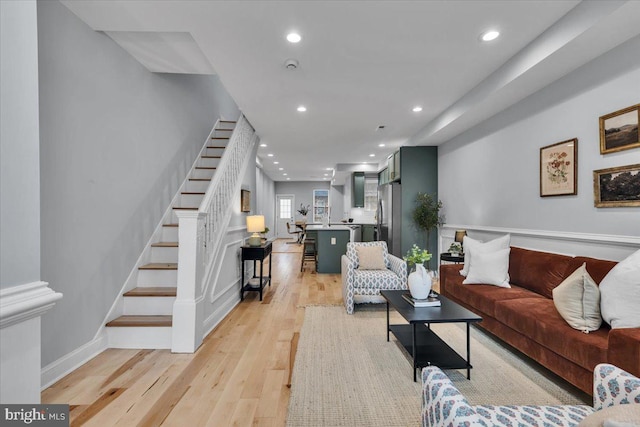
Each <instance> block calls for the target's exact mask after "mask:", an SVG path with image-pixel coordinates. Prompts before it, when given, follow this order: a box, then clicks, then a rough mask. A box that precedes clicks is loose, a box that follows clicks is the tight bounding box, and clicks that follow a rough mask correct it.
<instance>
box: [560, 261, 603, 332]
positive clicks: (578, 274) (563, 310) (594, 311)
mask: <svg viewBox="0 0 640 427" xmlns="http://www.w3.org/2000/svg"><path fill="white" fill-rule="evenodd" d="M553 303H554V304H555V306H556V309H557V310H558V313H560V316H562V318H563V319H564V320H566V321H567V323H568V324H569V326H571V327H572V328H573V329H577V330H579V331H582V332H591V331H597V330H598V329H600V325H602V317H600V291H599V290H598V285H597V284H596V282H594V281H593V279H592V278H591V276H590V275H589V273H588V272H587V264H586V263H584V264H582V266H580V267H579V268H578V269H577V270H576V271H574V272H573V273H571V275H570V276H569V277H567V278H566V279H564V280H563V281H562V283H560V284H559V285H558V286H556V287H555V289H553Z"/></svg>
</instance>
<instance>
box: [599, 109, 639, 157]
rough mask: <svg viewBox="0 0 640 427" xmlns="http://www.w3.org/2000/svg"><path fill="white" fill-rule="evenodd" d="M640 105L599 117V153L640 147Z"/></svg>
mask: <svg viewBox="0 0 640 427" xmlns="http://www.w3.org/2000/svg"><path fill="white" fill-rule="evenodd" d="M639 121H640V104H636V105H632V106H631V107H627V108H624V109H622V110H619V111H616V112H613V113H611V114H607V115H605V116H602V117H600V153H601V154H607V153H615V152H616V151H621V150H628V149H630V148H636V147H640V138H638V122H639Z"/></svg>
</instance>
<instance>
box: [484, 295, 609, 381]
mask: <svg viewBox="0 0 640 427" xmlns="http://www.w3.org/2000/svg"><path fill="white" fill-rule="evenodd" d="M495 313H496V319H497V320H499V321H500V322H502V323H504V324H506V325H508V326H509V327H510V328H512V329H514V330H515V331H517V332H520V333H521V334H523V335H525V336H527V337H529V338H530V339H532V340H534V341H536V342H537V343H538V344H540V345H542V346H544V347H546V348H548V349H549V350H551V351H553V352H555V353H557V354H559V355H560V356H562V357H564V358H566V359H568V360H570V361H572V362H574V363H576V364H578V365H580V366H582V367H583V368H585V369H587V370H593V368H595V366H596V365H597V364H598V363H602V362H603V361H606V360H607V346H608V333H609V331H610V329H609V328H607V327H602V328H600V329H598V330H597V331H594V332H591V333H589V334H584V333H582V332H580V331H577V330H575V329H573V328H572V327H571V326H569V325H568V324H567V322H565V320H564V319H563V318H562V316H560V314H559V313H558V310H556V307H555V305H554V304H553V301H552V300H550V299H546V298H523V299H518V300H507V301H498V302H496V305H495Z"/></svg>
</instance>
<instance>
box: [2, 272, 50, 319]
mask: <svg viewBox="0 0 640 427" xmlns="http://www.w3.org/2000/svg"><path fill="white" fill-rule="evenodd" d="M60 298H62V294H61V293H60V292H55V291H54V290H53V289H51V288H49V283H47V282H42V281H39V282H32V283H27V284H24V285H18V286H11V287H9V288H4V289H0V329H3V328H6V327H7V326H11V325H15V324H16V323H20V322H25V321H27V320H29V319H31V318H33V317H37V316H42V315H43V314H44V313H46V312H47V311H49V309H51V308H52V307H53V306H54V305H55V303H56V301H58V300H59V299H60Z"/></svg>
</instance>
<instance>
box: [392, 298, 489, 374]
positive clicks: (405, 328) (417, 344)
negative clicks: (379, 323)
mask: <svg viewBox="0 0 640 427" xmlns="http://www.w3.org/2000/svg"><path fill="white" fill-rule="evenodd" d="M407 292H409V291H407V290H400V291H380V295H382V296H383V297H384V298H385V299H386V300H387V341H389V332H392V333H393V335H395V337H396V338H397V339H398V341H400V343H401V344H402V345H403V346H404V348H405V349H406V350H407V351H408V352H409V354H411V355H412V356H413V381H415V380H416V369H417V368H422V367H425V366H431V365H434V366H437V367H439V368H441V369H465V368H466V370H467V379H471V368H472V366H471V346H470V342H469V332H470V330H469V329H470V325H471V323H475V322H480V321H481V320H482V318H481V317H480V316H478V315H476V314H475V313H473V312H472V311H469V310H467V309H466V308H464V307H462V306H461V305H460V304H457V303H455V302H453V301H451V300H450V299H448V298H446V297H443V296H440V300H441V302H442V305H441V306H440V307H418V308H416V307H413V305H411V304H410V303H408V302H407V301H405V299H404V298H402V294H403V293H407ZM390 305H391V306H393V308H394V309H395V310H396V311H397V312H398V313H400V315H402V317H404V318H405V320H406V321H407V322H409V324H408V325H407V324H402V325H390V324H389V306H390ZM431 323H466V324H467V358H466V359H465V358H463V357H462V356H460V355H459V354H458V353H456V351H455V350H453V349H452V348H451V347H449V345H448V344H447V343H446V342H444V340H443V339H442V338H440V337H439V336H438V335H436V333H435V332H433V331H432V330H431V327H430V324H431Z"/></svg>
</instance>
